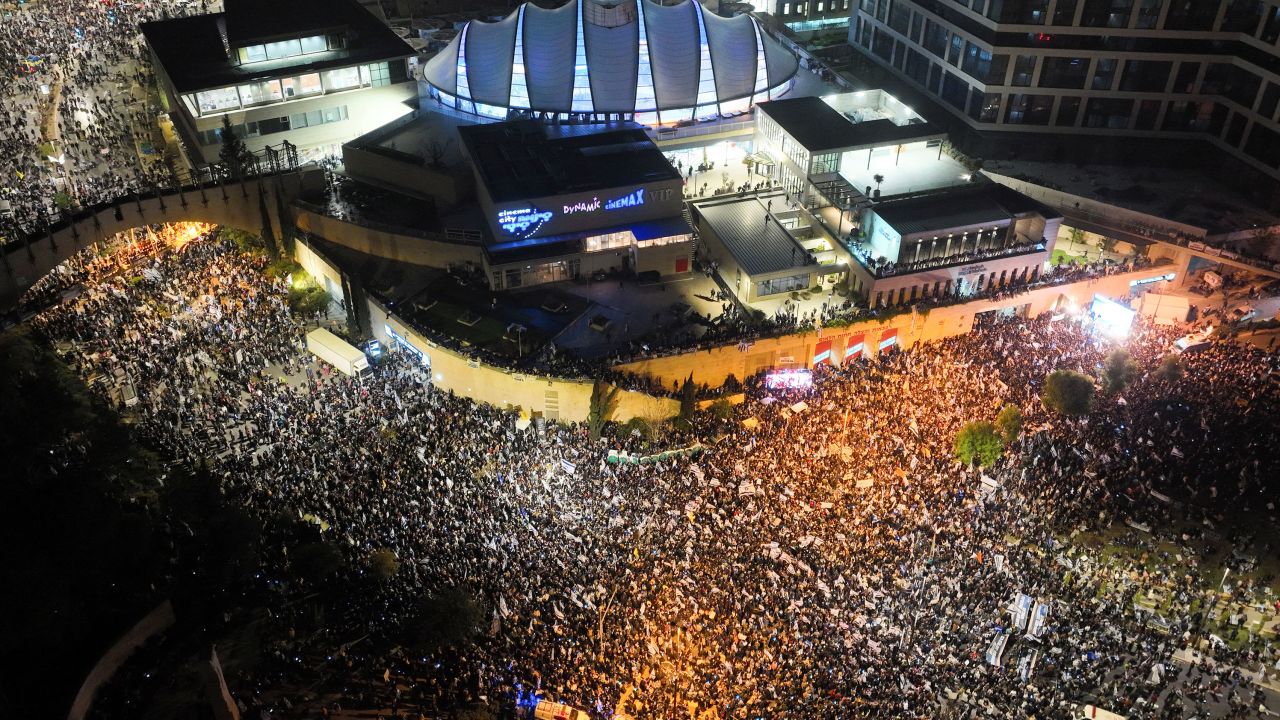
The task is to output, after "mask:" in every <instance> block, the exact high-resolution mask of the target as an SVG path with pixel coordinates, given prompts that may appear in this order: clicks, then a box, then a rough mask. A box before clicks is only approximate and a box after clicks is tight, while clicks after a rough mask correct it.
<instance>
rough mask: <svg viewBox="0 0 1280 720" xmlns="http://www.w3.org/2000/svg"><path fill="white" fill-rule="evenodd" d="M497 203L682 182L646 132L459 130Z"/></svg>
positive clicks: (607, 128) (510, 125)
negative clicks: (627, 186) (673, 181)
mask: <svg viewBox="0 0 1280 720" xmlns="http://www.w3.org/2000/svg"><path fill="white" fill-rule="evenodd" d="M458 135H459V136H460V137H461V138H462V144H463V146H464V147H465V148H466V152H467V154H468V155H469V156H470V157H471V161H472V163H473V164H474V165H475V167H476V171H477V172H478V173H479V175H480V179H481V181H482V182H483V183H484V185H485V187H486V188H488V190H489V196H490V197H491V198H493V201H494V202H508V201H512V200H526V199H531V198H539V197H548V196H551V195H562V194H566V193H572V192H581V191H589V190H602V189H606V188H614V187H621V186H624V185H635V184H638V183H649V182H657V181H661V180H679V179H680V174H679V173H678V172H676V169H675V168H673V167H671V163H669V162H667V159H666V157H665V156H663V154H662V151H660V150H658V147H657V146H656V145H654V144H653V141H652V140H650V139H649V136H648V135H646V134H645V131H644V129H643V128H641V127H640V126H639V125H635V124H633V123H622V124H616V125H574V126H559V127H557V126H551V125H544V124H542V123H539V122H537V121H534V120H517V121H513V122H501V123H493V124H489V125H472V126H468V127H460V128H458Z"/></svg>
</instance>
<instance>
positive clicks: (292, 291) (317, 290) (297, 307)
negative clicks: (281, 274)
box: [289, 276, 333, 318]
mask: <svg viewBox="0 0 1280 720" xmlns="http://www.w3.org/2000/svg"><path fill="white" fill-rule="evenodd" d="M332 302H333V298H332V297H331V296H330V295H329V291H328V290H325V289H324V288H322V287H320V286H319V285H317V284H316V283H315V282H314V281H308V280H307V279H305V278H304V279H302V280H299V279H298V278H297V276H295V277H294V284H293V285H292V286H291V287H290V288H289V309H290V310H293V312H294V313H295V314H297V315H301V316H302V317H304V318H311V317H316V316H319V315H322V314H324V313H326V312H328V310H329V305H330V304H331V303H332Z"/></svg>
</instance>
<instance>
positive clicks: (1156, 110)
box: [1133, 100, 1160, 130]
mask: <svg viewBox="0 0 1280 720" xmlns="http://www.w3.org/2000/svg"><path fill="white" fill-rule="evenodd" d="M1159 116H1160V101H1159V100H1143V101H1142V102H1140V103H1138V116H1137V119H1136V120H1135V121H1134V124H1133V127H1134V128H1135V129H1137V130H1154V129H1155V127H1156V118H1157V117H1159Z"/></svg>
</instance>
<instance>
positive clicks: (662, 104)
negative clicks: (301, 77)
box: [423, 0, 799, 126]
mask: <svg viewBox="0 0 1280 720" xmlns="http://www.w3.org/2000/svg"><path fill="white" fill-rule="evenodd" d="M798 69H799V60H798V59H797V58H796V56H795V55H794V54H792V53H791V52H790V51H789V50H787V49H786V48H784V47H783V46H782V45H781V44H780V43H779V42H778V41H776V40H774V39H773V38H772V37H770V36H769V35H767V34H766V33H765V32H764V31H763V30H762V29H761V27H760V24H759V22H757V21H756V19H755V18H754V17H752V16H750V15H738V16H736V17H733V18H725V17H721V16H719V15H716V14H714V13H712V12H709V11H707V10H705V9H704V8H703V7H702V5H701V4H700V3H699V2H698V1H697V0H684V2H679V3H676V4H673V5H664V4H658V3H656V2H653V1H652V0H621V1H620V2H617V3H614V2H609V3H605V2H602V1H601V0H569V2H568V3H566V4H564V5H561V6H560V7H558V8H556V9H554V10H547V9H544V8H541V7H538V6H536V5H533V4H530V3H525V4H522V5H521V6H520V7H519V8H518V9H517V10H516V11H515V12H513V13H512V14H510V15H508V16H507V17H506V18H504V19H502V20H501V21H499V22H496V23H486V22H479V21H472V22H469V23H467V24H466V25H465V26H464V27H463V28H462V30H461V32H459V33H458V36H457V37H456V38H454V39H453V41H451V42H450V43H449V46H448V47H447V48H445V49H444V50H443V51H442V52H440V53H439V54H437V55H436V56H435V57H433V58H431V59H430V60H428V61H427V63H426V66H425V67H424V71H423V79H424V80H425V81H426V83H427V84H428V86H429V87H430V94H431V95H432V96H433V97H434V98H436V99H437V100H438V101H439V102H440V104H441V105H444V106H446V107H450V108H455V109H457V110H461V111H463V112H466V113H471V114H475V115H480V116H483V117H489V118H497V119H505V118H508V117H531V118H535V119H539V120H543V121H546V122H579V123H584V122H585V123H597V122H616V121H621V120H626V121H634V122H637V123H640V124H642V125H649V126H653V125H659V124H662V125H671V124H676V123H682V122H690V121H693V120H703V119H708V118H716V117H732V116H735V115H742V114H744V113H747V112H749V111H750V110H751V106H752V105H753V104H754V103H757V102H760V101H762V100H768V99H771V98H777V97H780V96H782V95H783V94H785V93H786V92H787V91H788V90H790V89H791V85H792V83H793V82H794V79H795V75H796V72H797V70H798Z"/></svg>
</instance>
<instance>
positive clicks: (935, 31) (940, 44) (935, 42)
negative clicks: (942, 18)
mask: <svg viewBox="0 0 1280 720" xmlns="http://www.w3.org/2000/svg"><path fill="white" fill-rule="evenodd" d="M924 49H925V50H928V51H929V52H930V53H932V54H933V55H934V56H935V57H937V58H941V57H942V56H943V54H944V53H945V52H946V51H947V29H946V28H944V27H943V26H941V25H939V24H938V23H936V22H933V21H932V20H930V21H928V22H926V23H925V26H924Z"/></svg>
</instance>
